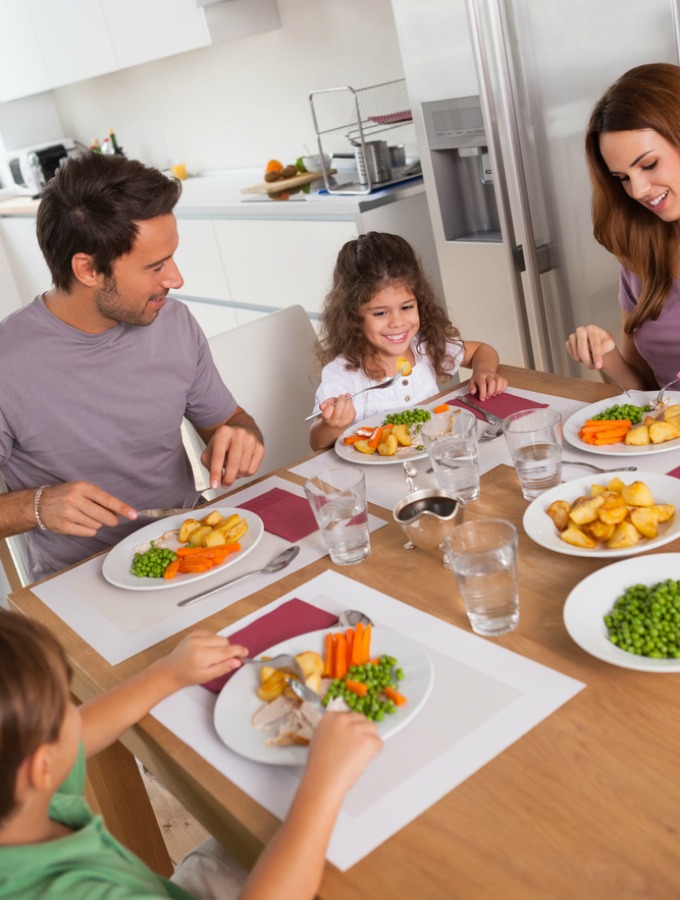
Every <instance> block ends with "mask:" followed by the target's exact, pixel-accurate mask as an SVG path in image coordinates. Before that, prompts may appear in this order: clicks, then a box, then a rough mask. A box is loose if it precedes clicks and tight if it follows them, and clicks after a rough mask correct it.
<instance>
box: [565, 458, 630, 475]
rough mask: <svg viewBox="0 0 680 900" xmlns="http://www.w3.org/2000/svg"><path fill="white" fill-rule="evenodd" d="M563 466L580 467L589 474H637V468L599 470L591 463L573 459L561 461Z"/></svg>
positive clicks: (624, 467)
mask: <svg viewBox="0 0 680 900" xmlns="http://www.w3.org/2000/svg"><path fill="white" fill-rule="evenodd" d="M562 465H563V466H582V467H583V468H584V469H590V471H591V472H600V473H604V472H637V466H617V467H616V468H615V469H601V468H600V466H594V465H593V464H592V463H587V462H580V460H578V461H577V460H575V459H563V460H562Z"/></svg>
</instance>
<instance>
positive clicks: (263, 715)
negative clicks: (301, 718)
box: [251, 694, 297, 729]
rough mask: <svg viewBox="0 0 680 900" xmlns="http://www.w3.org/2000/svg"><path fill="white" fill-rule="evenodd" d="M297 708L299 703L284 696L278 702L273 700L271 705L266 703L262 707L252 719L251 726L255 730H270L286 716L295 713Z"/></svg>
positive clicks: (278, 698) (277, 699)
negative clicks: (271, 726)
mask: <svg viewBox="0 0 680 900" xmlns="http://www.w3.org/2000/svg"><path fill="white" fill-rule="evenodd" d="M296 707H297V702H296V701H295V700H291V699H290V698H289V697H284V696H283V694H282V695H281V696H280V697H277V698H276V700H272V702H271V703H265V704H264V705H263V706H261V707H260V708H259V709H258V711H257V712H256V713H255V715H254V716H253V718H252V719H251V724H252V726H253V728H258V729H262V728H268V727H269V726H270V725H274V724H275V723H278V722H279V721H280V720H281V719H285V717H286V716H288V715H290V714H291V713H292V712H294V711H295V709H296Z"/></svg>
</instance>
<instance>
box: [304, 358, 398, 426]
mask: <svg viewBox="0 0 680 900" xmlns="http://www.w3.org/2000/svg"><path fill="white" fill-rule="evenodd" d="M403 371H404V370H403V368H401V369H399V371H398V372H397V374H396V375H393V376H392V377H391V378H388V379H387V381H381V382H380V384H371V385H369V387H366V388H362V389H361V390H360V391H357V392H356V394H350V396H349V397H348V398H347V399H348V400H354V398H355V397H358V396H359V394H365V393H366V391H382V390H383V388H388V387H390V385H392V384H394V382H395V381H396V380H397V378H401V376H402V373H403ZM320 415H321V410H319V412H315V413H312V414H311V416H307V417H306V419H305V422H309V421H310V420H311V419H318V417H319V416H320Z"/></svg>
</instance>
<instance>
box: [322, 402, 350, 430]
mask: <svg viewBox="0 0 680 900" xmlns="http://www.w3.org/2000/svg"><path fill="white" fill-rule="evenodd" d="M319 409H320V410H321V419H322V421H323V423H324V425H328V426H329V427H330V428H338V429H340V430H341V431H344V430H345V428H349V426H350V425H351V424H352V422H353V421H354V420H355V419H356V410H355V409H354V403H353V402H352V400H351V399H350V396H349V394H341V395H340V396H339V397H329V399H328V400H323V401H322V402H321V403H320V404H319Z"/></svg>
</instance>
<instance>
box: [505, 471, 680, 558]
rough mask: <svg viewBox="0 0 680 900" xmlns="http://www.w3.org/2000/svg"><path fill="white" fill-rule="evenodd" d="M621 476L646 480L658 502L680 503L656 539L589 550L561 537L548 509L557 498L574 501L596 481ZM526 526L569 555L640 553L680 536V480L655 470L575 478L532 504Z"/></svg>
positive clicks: (625, 480)
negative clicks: (573, 544)
mask: <svg viewBox="0 0 680 900" xmlns="http://www.w3.org/2000/svg"><path fill="white" fill-rule="evenodd" d="M615 477H618V478H620V479H621V481H623V483H624V484H632V482H634V481H642V482H644V483H645V484H646V485H647V487H648V488H649V489H650V491H651V492H652V494H653V495H654V500H655V501H656V502H657V503H672V504H673V505H674V506H675V507H676V513H675V515H674V516H673V518H672V519H671V520H670V521H668V522H663V523H661V524H660V525H659V533H658V535H657V536H656V537H655V538H654V539H653V540H649V539H647V538H642V539H641V540H640V541H639V542H638V543H637V544H635V545H634V546H633V547H626V548H623V549H621V550H608V549H607V548H606V547H605V546H604V545H599V546H598V547H597V548H596V549H595V550H587V549H585V548H584V547H574V546H572V545H571V544H567V543H566V541H563V540H562V538H561V537H560V533H559V531H558V530H557V528H555V524H554V523H553V521H552V519H551V518H550V516H549V515H548V514H547V512H546V510H547V508H548V507H549V506H550V504H551V503H553V502H554V501H555V500H566V501H567V503H569V504H571V503H573V502H574V501H575V500H576V499H577V498H578V497H582V496H586V495H589V494H590V486H591V485H593V484H608V483H609V481H610V480H611V479H612V478H615ZM522 524H523V525H524V530H525V531H526V533H527V534H528V535H529V537H530V538H531V539H532V541H536V543H537V544H540V545H541V547H545V548H546V549H547V550H554V551H555V553H564V554H566V555H567V556H585V557H586V558H587V557H598V556H599V557H602V558H603V559H604V558H608V559H616V557H618V556H634V555H636V554H638V553H646V552H647V551H648V550H653V549H654V548H655V547H662V546H663V545H664V544H670V542H671V541H674V540H676V539H677V538H680V480H678V479H677V478H671V476H670V475H657V474H655V473H653V472H616V471H611V472H607V474H606V475H589V476H585V477H584V478H575V479H574V480H573V481H567V482H565V483H564V484H558V486H557V487H554V488H551V489H550V490H549V491H546V492H545V493H544V494H541V495H540V497H537V498H536V499H535V500H532V502H531V503H530V504H529V506H528V507H527V509H526V512H525V513H524V519H523V521H522Z"/></svg>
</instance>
